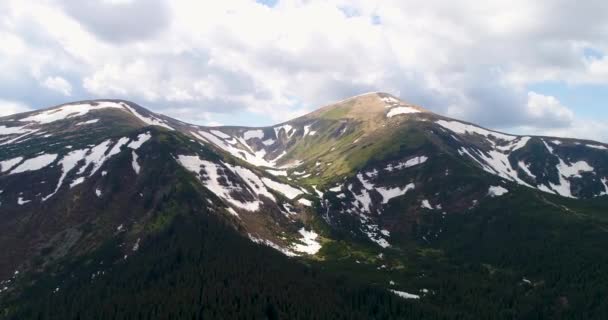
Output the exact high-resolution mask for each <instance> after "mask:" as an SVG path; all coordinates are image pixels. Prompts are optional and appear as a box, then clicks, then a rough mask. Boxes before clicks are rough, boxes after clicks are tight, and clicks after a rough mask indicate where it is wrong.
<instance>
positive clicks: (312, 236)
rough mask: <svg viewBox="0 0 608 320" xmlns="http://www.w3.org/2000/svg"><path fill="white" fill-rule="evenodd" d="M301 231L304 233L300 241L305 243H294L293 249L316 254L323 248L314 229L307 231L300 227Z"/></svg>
mask: <svg viewBox="0 0 608 320" xmlns="http://www.w3.org/2000/svg"><path fill="white" fill-rule="evenodd" d="M299 233H300V234H301V235H302V239H300V242H302V243H303V244H298V243H296V244H294V245H293V250H295V251H297V252H303V253H306V254H316V253H317V252H319V250H321V244H320V243H319V242H318V241H317V238H318V237H319V235H318V234H317V233H315V232H314V231H312V230H311V231H306V229H304V228H302V229H300V231H299Z"/></svg>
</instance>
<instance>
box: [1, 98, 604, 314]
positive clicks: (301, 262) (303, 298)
mask: <svg viewBox="0 0 608 320" xmlns="http://www.w3.org/2000/svg"><path fill="white" fill-rule="evenodd" d="M605 248H608V146H606V145H604V144H602V143H599V142H594V141H586V140H577V139H564V138H553V137H538V136H517V135H510V134H506V133H501V132H497V131H492V130H489V129H485V128H482V127H479V126H477V125H474V124H471V123H466V122H463V121H459V120H455V119H450V118H446V117H443V116H441V115H437V114H434V113H432V112H429V111H428V110H425V109H423V108H421V107H419V106H415V105H411V104H407V103H405V102H403V101H400V100H399V99H397V98H395V97H393V96H391V95H388V94H384V93H371V94H366V95H362V96H357V97H353V98H351V99H347V100H344V101H341V102H338V103H336V104H332V105H329V106H326V107H323V108H321V109H319V110H317V111H315V112H313V113H311V114H308V115H305V116H303V117H300V118H297V119H293V120H291V121H288V122H286V123H282V124H279V125H276V126H272V127H262V128H248V127H213V128H211V127H201V126H195V125H191V124H187V123H184V122H181V121H178V120H175V119H171V118H168V117H165V116H162V115H159V114H154V113H152V112H150V111H148V110H146V109H144V108H142V107H140V106H138V105H136V104H134V103H131V102H126V101H119V100H103V101H84V102H79V103H71V104H66V105H62V106H58V107H54V108H50V109H47V110H41V111H35V112H31V113H26V114H19V115H13V116H9V117H5V118H0V249H1V250H0V306H1V308H2V312H1V313H0V317H1V318H5V319H604V318H608V300H607V298H606V294H605V291H606V288H608V276H607V274H608V273H606V270H608V254H606V253H605Z"/></svg>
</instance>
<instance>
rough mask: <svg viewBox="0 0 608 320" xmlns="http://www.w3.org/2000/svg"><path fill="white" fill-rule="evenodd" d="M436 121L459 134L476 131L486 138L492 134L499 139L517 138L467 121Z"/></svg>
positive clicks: (509, 139) (510, 139)
mask: <svg viewBox="0 0 608 320" xmlns="http://www.w3.org/2000/svg"><path fill="white" fill-rule="evenodd" d="M436 123H437V124H438V125H440V126H442V127H444V128H446V129H448V130H450V131H452V132H455V133H457V134H467V133H468V134H473V133H476V134H478V135H481V136H484V137H486V138H488V137H490V136H492V137H495V138H497V139H501V140H504V141H512V140H515V139H517V137H516V136H511V135H507V134H503V133H499V132H495V131H490V130H486V129H483V128H480V127H477V126H474V125H470V124H465V123H462V122H458V121H445V120H439V121H437V122H436Z"/></svg>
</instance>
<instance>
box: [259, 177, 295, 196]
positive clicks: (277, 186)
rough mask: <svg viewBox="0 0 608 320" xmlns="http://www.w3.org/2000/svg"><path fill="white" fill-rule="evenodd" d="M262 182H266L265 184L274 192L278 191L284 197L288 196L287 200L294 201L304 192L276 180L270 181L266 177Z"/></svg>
mask: <svg viewBox="0 0 608 320" xmlns="http://www.w3.org/2000/svg"><path fill="white" fill-rule="evenodd" d="M262 181H263V182H264V184H265V185H266V186H267V187H268V188H270V189H272V190H274V191H277V192H279V193H281V194H283V195H284V196H286V197H287V198H289V199H290V200H293V199H294V198H296V197H297V196H299V195H301V194H303V193H304V192H302V191H301V190H300V189H296V188H294V187H292V186H290V185H288V184H284V183H280V182H276V181H274V180H270V179H268V178H266V177H264V178H262Z"/></svg>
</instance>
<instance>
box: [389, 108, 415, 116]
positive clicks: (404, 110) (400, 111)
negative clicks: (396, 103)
mask: <svg viewBox="0 0 608 320" xmlns="http://www.w3.org/2000/svg"><path fill="white" fill-rule="evenodd" d="M419 112H420V110H418V109H414V108H412V107H394V108H392V109H391V110H390V111H389V112H388V113H387V114H386V117H387V118H392V117H394V116H396V115H399V114H409V113H419Z"/></svg>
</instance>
